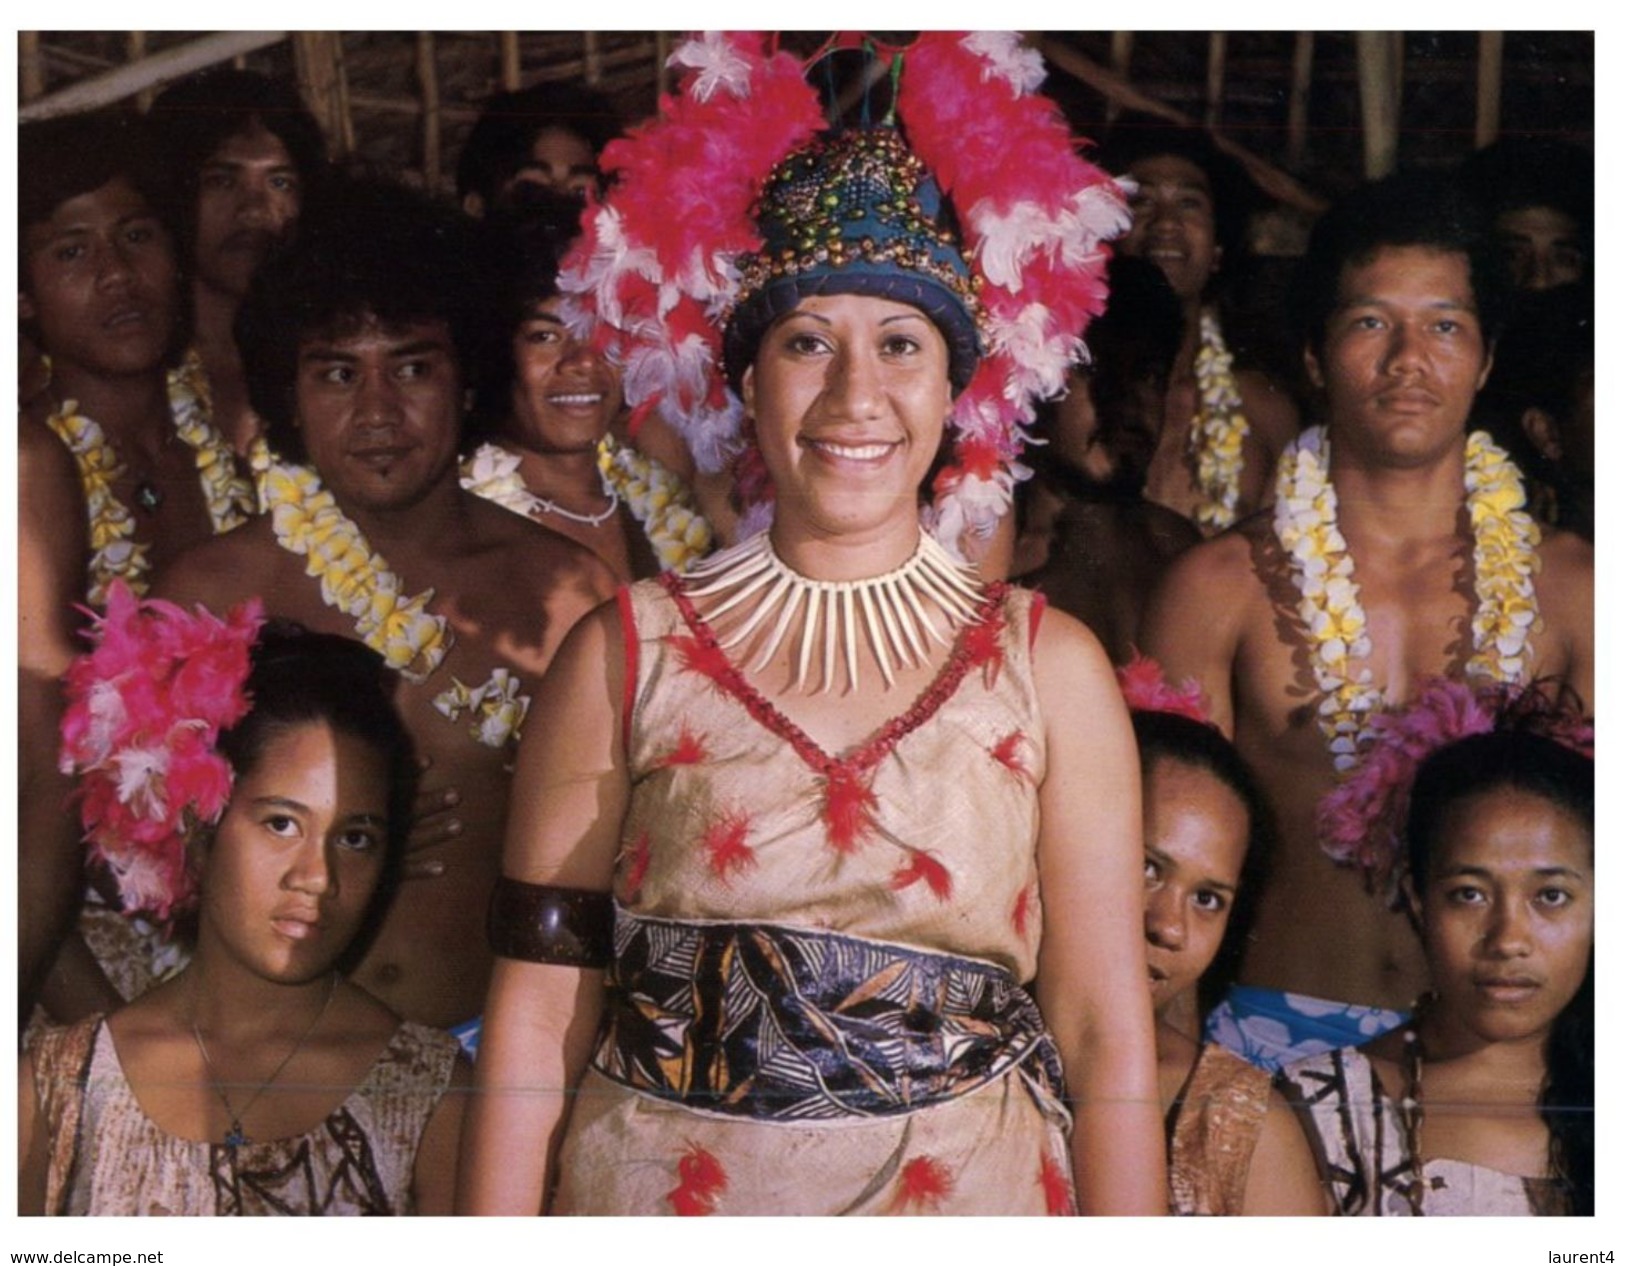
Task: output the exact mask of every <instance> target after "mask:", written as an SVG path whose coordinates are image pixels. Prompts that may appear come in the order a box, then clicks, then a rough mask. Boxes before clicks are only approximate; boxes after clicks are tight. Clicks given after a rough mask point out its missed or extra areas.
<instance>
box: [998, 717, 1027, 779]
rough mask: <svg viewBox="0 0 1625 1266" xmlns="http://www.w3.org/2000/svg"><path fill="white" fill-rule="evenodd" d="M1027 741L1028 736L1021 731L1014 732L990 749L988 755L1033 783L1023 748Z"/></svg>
mask: <svg viewBox="0 0 1625 1266" xmlns="http://www.w3.org/2000/svg"><path fill="white" fill-rule="evenodd" d="M1026 741H1027V736H1026V735H1025V734H1023V733H1022V732H1021V731H1020V730H1012V731H1011V732H1010V733H1009V734H1006V735H1005V736H1004V737H1003V738H1002V739H1000V740H999V741H998V742H997V743H996V744H994V745H993V746H992V747H990V748H989V749H988V755H990V756H992V757H993V759H994V760H996V761H998V762H999V764H1001V765H1003V766H1004V767H1005V768H1006V769H1008V770H1009V771H1010V772H1011V773H1013V774H1015V775H1016V776H1017V777H1019V778H1024V779H1026V780H1027V781H1028V782H1032V780H1033V773H1032V770H1030V769H1028V768H1027V757H1026V755H1025V754H1024V752H1023V747H1022V745H1023V744H1024V743H1026Z"/></svg>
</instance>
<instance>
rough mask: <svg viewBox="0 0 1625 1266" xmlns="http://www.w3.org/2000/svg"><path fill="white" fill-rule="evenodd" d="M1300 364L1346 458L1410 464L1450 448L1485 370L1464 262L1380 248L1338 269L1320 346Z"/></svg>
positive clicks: (1454, 256)
mask: <svg viewBox="0 0 1625 1266" xmlns="http://www.w3.org/2000/svg"><path fill="white" fill-rule="evenodd" d="M1304 361H1305V365H1306V367H1307V368H1308V371H1309V377H1310V378H1311V379H1312V380H1313V382H1314V383H1315V385H1316V386H1317V387H1321V388H1323V389H1324V390H1325V392H1326V399H1327V405H1328V418H1329V425H1330V428H1331V434H1332V437H1333V439H1334V441H1337V442H1340V443H1344V444H1346V445H1347V446H1348V448H1349V451H1351V452H1355V453H1358V454H1360V455H1361V456H1363V457H1364V458H1366V459H1367V460H1374V461H1376V462H1378V463H1381V464H1397V465H1419V464H1423V463H1425V462H1427V461H1430V460H1432V459H1434V458H1436V457H1437V456H1438V455H1439V454H1441V453H1444V452H1447V451H1449V450H1450V449H1451V448H1452V447H1459V446H1460V444H1461V440H1462V436H1463V435H1464V434H1465V432H1466V427H1467V418H1468V415H1469V414H1470V413H1471V412H1472V407H1473V398H1474V397H1475V396H1476V395H1477V394H1478V391H1479V389H1480V388H1481V387H1482V386H1483V385H1484V380H1485V379H1486V378H1487V377H1488V376H1489V372H1490V361H1491V357H1490V349H1489V347H1488V345H1487V344H1486V342H1485V340H1484V333H1483V329H1482V328H1481V326H1480V324H1479V319H1478V311H1477V307H1476V305H1475V303H1474V299H1473V286H1472V277H1471V274H1470V271H1469V265H1468V260H1467V256H1465V255H1463V254H1459V253H1457V252H1453V251H1438V250H1434V249H1432V248H1431V247H1425V246H1388V247H1383V248H1381V249H1380V250H1378V251H1377V253H1376V254H1375V255H1373V256H1372V257H1371V258H1370V259H1369V260H1367V261H1365V262H1364V263H1357V264H1347V265H1345V266H1344V268H1343V274H1342V278H1341V280H1340V282H1339V284H1338V300H1337V305H1336V306H1335V307H1334V308H1333V310H1332V313H1331V315H1330V317H1328V318H1327V321H1326V329H1325V337H1324V339H1323V341H1322V343H1321V345H1320V348H1319V349H1318V350H1310V351H1307V352H1306V353H1305V355H1304ZM1335 451H1336V450H1335V447H1334V452H1335Z"/></svg>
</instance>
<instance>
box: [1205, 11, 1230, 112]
mask: <svg viewBox="0 0 1625 1266" xmlns="http://www.w3.org/2000/svg"><path fill="white" fill-rule="evenodd" d="M1227 43H1228V39H1227V37H1226V36H1225V33H1224V32H1223V31H1214V32H1213V33H1212V34H1211V35H1209V36H1208V37H1207V113H1206V115H1205V116H1204V117H1203V122H1204V123H1206V124H1207V126H1208V127H1210V128H1214V127H1218V126H1219V115H1220V113H1221V112H1222V111H1223V109H1224V53H1225V46H1226V44H1227Z"/></svg>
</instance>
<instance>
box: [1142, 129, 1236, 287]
mask: <svg viewBox="0 0 1625 1266" xmlns="http://www.w3.org/2000/svg"><path fill="white" fill-rule="evenodd" d="M1128 174H1129V175H1130V176H1132V177H1133V178H1134V180H1135V182H1136V183H1137V184H1138V186H1139V190H1138V192H1136V193H1135V194H1134V195H1133V197H1131V198H1130V199H1129V207H1130V209H1131V210H1132V211H1133V212H1134V223H1133V225H1132V226H1131V227H1130V229H1129V231H1128V236H1126V237H1125V238H1124V239H1123V242H1122V247H1123V253H1124V254H1125V255H1132V256H1134V257H1136V258H1138V259H1147V260H1150V261H1151V262H1152V263H1153V264H1155V265H1157V267H1158V268H1160V269H1162V271H1163V275H1164V276H1166V277H1167V278H1168V284H1169V285H1170V286H1172V287H1173V289H1174V293H1175V294H1177V295H1178V296H1179V297H1180V299H1182V300H1184V301H1185V302H1186V303H1187V304H1189V303H1194V302H1196V301H1198V300H1200V299H1201V297H1202V292H1203V291H1204V290H1206V289H1207V284H1208V282H1209V281H1210V280H1211V279H1212V277H1213V274H1214V273H1216V272H1218V270H1219V261H1220V257H1221V256H1222V254H1223V251H1222V250H1221V249H1220V247H1219V244H1218V238H1217V236H1216V226H1215V222H1214V218H1213V187H1212V185H1210V184H1209V183H1208V178H1207V173H1206V172H1204V171H1203V170H1202V169H1201V168H1200V167H1198V166H1197V165H1196V164H1195V163H1193V162H1191V161H1190V159H1188V158H1180V157H1177V156H1176V155H1173V154H1156V155H1152V156H1151V157H1149V158H1142V159H1140V160H1139V161H1138V162H1136V163H1134V164H1132V165H1131V166H1130V167H1129V169H1128Z"/></svg>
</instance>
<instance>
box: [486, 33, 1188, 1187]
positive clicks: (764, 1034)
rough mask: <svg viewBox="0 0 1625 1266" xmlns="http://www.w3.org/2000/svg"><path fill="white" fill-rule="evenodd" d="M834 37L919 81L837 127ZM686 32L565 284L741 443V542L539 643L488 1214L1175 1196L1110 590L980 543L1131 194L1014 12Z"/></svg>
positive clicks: (492, 1124) (670, 407)
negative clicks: (798, 29)
mask: <svg viewBox="0 0 1625 1266" xmlns="http://www.w3.org/2000/svg"><path fill="white" fill-rule="evenodd" d="M838 54H844V55H849V56H851V55H855V56H857V57H858V58H859V59H861V60H862V61H863V63H864V65H865V70H866V72H867V73H865V74H864V75H862V76H861V77H860V78H861V81H862V82H863V83H865V84H867V85H868V86H869V88H870V89H872V90H875V92H874V94H872V95H864V94H861V93H860V94H859V95H860V96H862V100H863V101H864V102H872V101H873V100H875V99H878V94H879V92H880V91H882V90H884V89H886V88H889V89H890V90H891V104H890V105H888V106H886V107H884V108H880V107H874V108H872V109H869V110H868V112H867V115H866V117H862V118H860V119H859V120H858V121H856V122H855V123H853V122H850V121H849V122H847V123H845V124H843V125H842V126H838V127H831V126H829V125H828V123H827V121H826V119H825V117H824V115H823V113H822V111H821V109H820V104H819V93H818V92H817V91H816V90H815V89H814V88H812V87H810V86H809V83H808V80H809V79H812V80H815V81H818V80H821V78H822V77H823V76H825V74H826V73H827V67H828V65H829V58H830V57H832V56H835V55H838ZM673 61H674V63H675V64H676V65H677V66H679V67H680V68H681V69H683V70H684V71H685V72H686V73H685V78H684V83H683V87H682V91H681V92H680V93H679V94H678V95H677V96H676V97H674V98H672V99H670V100H668V101H666V102H664V103H663V106H662V112H661V116H660V118H659V119H658V120H657V121H655V122H653V123H651V124H648V125H646V126H645V127H643V128H642V129H638V130H635V131H634V132H633V133H632V134H631V135H630V136H629V137H628V138H627V139H625V140H623V141H619V142H617V143H615V144H613V145H611V146H610V147H609V148H608V149H607V150H606V152H605V155H604V160H603V161H604V165H605V167H606V169H607V170H608V171H609V172H610V173H611V174H612V175H613V176H614V177H615V180H614V183H613V184H612V187H611V192H610V194H609V196H608V198H607V200H606V201H605V202H604V203H603V204H602V205H601V206H599V207H597V208H596V210H594V211H592V212H589V216H588V231H587V233H586V235H585V237H584V239H583V240H582V242H581V243H579V244H578V246H577V248H576V251H575V253H574V255H573V257H572V259H571V260H569V261H567V262H566V267H565V269H564V272H563V273H562V275H561V288H562V289H563V290H564V291H565V292H566V293H567V294H570V295H571V296H573V300H572V302H573V305H574V308H575V319H576V320H577V321H578V323H579V325H580V328H581V329H582V331H583V332H584V333H590V336H591V337H593V338H594V339H596V340H597V342H598V343H599V345H600V346H602V347H604V348H605V350H606V352H607V354H608V355H609V356H610V358H611V359H612V360H614V361H615V362H616V363H617V364H618V365H619V366H620V367H621V369H622V372H623V381H624V384H625V390H626V394H627V399H628V402H629V404H630V405H631V406H632V407H633V408H634V409H640V408H641V409H659V410H661V412H662V414H663V415H664V416H665V417H666V419H667V420H668V421H669V422H671V423H672V424H673V425H674V426H675V427H676V428H677V429H678V430H679V431H680V432H682V433H683V434H684V435H685V436H686V438H687V439H688V441H689V443H690V445H691V447H692V448H693V450H694V453H695V457H696V461H697V463H698V464H699V465H700V466H701V467H702V468H709V469H716V468H718V467H720V466H721V465H723V464H724V463H726V462H729V461H733V462H735V463H736V469H737V470H738V471H739V472H740V478H739V489H740V493H741V498H742V500H743V501H744V502H745V503H746V506H745V514H744V524H745V535H744V539H742V540H741V542H740V543H739V544H737V545H735V546H733V547H732V548H730V549H728V550H725V551H723V552H722V553H720V554H718V555H714V556H713V557H712V558H710V559H707V560H705V561H704V562H703V563H701V564H699V565H698V566H696V567H695V568H693V569H692V570H691V571H689V572H688V573H687V574H686V575H684V576H682V577H675V576H673V577H667V578H664V579H660V580H654V581H646V582H643V583H640V584H638V585H635V586H633V587H632V588H631V589H629V590H627V591H625V592H624V593H623V594H622V597H621V599H620V601H619V602H618V603H617V604H615V605H614V606H613V607H610V608H606V609H603V610H601V611H600V612H599V613H598V614H597V615H596V616H595V617H591V618H589V619H588V620H586V621H585V622H584V623H583V624H582V625H580V626H578V628H577V630H576V631H575V632H574V633H573V634H572V635H571V638H570V641H569V642H568V644H567V646H566V648H565V649H564V650H563V651H562V652H561V654H560V657H559V660H558V661H557V664H556V666H555V668H554V669H553V670H551V671H550V673H549V676H548V680H547V682H546V684H545V687H544V692H543V693H544V694H545V695H546V696H547V698H546V701H545V704H544V703H543V701H541V700H538V706H540V707H543V708H544V711H545V712H546V713H548V714H550V715H559V716H566V715H567V716H569V717H571V719H572V724H571V726H570V727H569V731H568V733H565V732H564V730H563V728H562V727H539V728H536V729H534V730H533V731H531V732H529V733H527V735H526V739H525V743H524V746H523V748H522V751H521V754H520V763H521V769H520V771H519V776H518V777H517V778H516V780H515V787H516V789H517V791H516V794H517V797H518V798H517V800H516V803H515V808H514V812H513V816H512V826H511V828H510V833H509V839H508V849H507V853H506V857H505V862H504V878H503V880H502V881H501V882H500V884H499V887H498V891H497V893H496V895H495V898H494V900H493V904H492V911H491V919H490V932H491V935H492V940H493V945H494V947H495V949H496V952H497V954H498V966H497V969H496V974H495V976H494V978H493V983H492V987H491V992H490V996H489V1003H488V1009H487V1016H486V1028H485V1038H484V1044H483V1046H482V1049H481V1055H480V1065H479V1073H478V1077H479V1085H480V1089H481V1091H482V1093H481V1094H480V1095H479V1096H478V1098H477V1100H476V1104H475V1106H474V1109H473V1116H472V1118H471V1128H470V1131H469V1134H468V1137H467V1142H466V1145H465V1151H464V1167H463V1174H462V1178H461V1182H460V1196H459V1207H460V1208H462V1209H465V1210H467V1211H471V1212H511V1213H519V1212H530V1213H534V1212H537V1211H539V1210H542V1209H543V1208H544V1207H545V1208H548V1209H550V1210H552V1211H555V1212H576V1213H675V1214H709V1213H792V1212H799V1213H882V1214H884V1213H934V1212H965V1213H975V1212H984V1213H1039V1214H1043V1213H1068V1212H1074V1211H1080V1210H1081V1211H1083V1212H1091V1213H1100V1212H1117V1213H1153V1212H1160V1211H1161V1210H1162V1208H1163V1202H1164V1191H1163V1162H1162V1145H1161V1130H1160V1123H1159V1121H1158V1109H1157V1100H1156V1076H1155V1066H1154V1056H1153V1043H1152V1034H1151V1013H1150V1006H1149V1000H1148V997H1147V992H1146V989H1145V955H1144V947H1143V943H1142V937H1141V921H1140V918H1139V907H1140V890H1141V883H1142V880H1141V861H1140V842H1139V782H1138V771H1137V767H1136V761H1135V756H1134V747H1133V738H1132V735H1131V733H1130V731H1129V726H1128V721H1127V716H1126V713H1125V710H1124V707H1123V704H1122V701H1121V698H1120V696H1119V695H1118V692H1117V689H1116V685H1115V682H1114V680H1113V676H1112V673H1111V669H1110V667H1109V665H1108V663H1107V661H1106V658H1105V656H1104V654H1103V653H1102V652H1101V650H1100V648H1099V645H1098V644H1097V643H1096V642H1095V640H1094V638H1093V637H1092V636H1091V635H1090V634H1089V633H1088V632H1087V631H1086V630H1085V629H1084V628H1083V627H1082V626H1081V625H1079V624H1077V623H1076V622H1074V621H1072V620H1070V619H1068V618H1066V617H1063V616H1059V615H1057V614H1056V613H1053V612H1046V611H1044V609H1043V606H1042V603H1041V602H1040V601H1039V600H1037V599H1036V598H1035V597H1034V596H1033V595H1032V594H1029V593H1026V592H1023V591H1020V590H1016V589H1012V588H1010V587H1008V586H1006V585H1004V584H1002V583H988V582H985V581H984V580H983V579H982V578H981V576H980V575H979V574H978V573H977V571H976V570H975V569H974V568H973V567H971V566H969V565H967V564H966V563H965V562H964V561H963V559H964V557H965V555H967V554H974V553H976V552H977V550H978V549H979V548H980V543H982V542H985V540H986V539H987V537H988V536H989V535H990V534H991V532H992V530H993V527H994V525H995V523H996V521H997V519H998V517H999V515H1000V514H1001V513H1002V511H1003V510H1004V508H1005V507H1006V506H1007V504H1008V497H1009V490H1010V487H1011V485H1012V484H1013V482H1014V481H1015V479H1016V478H1018V477H1019V476H1020V475H1021V473H1022V471H1021V469H1020V466H1019V462H1018V456H1019V453H1020V449H1021V444H1022V441H1023V438H1024V436H1023V428H1024V427H1025V425H1026V424H1027V423H1028V422H1030V420H1031V419H1032V416H1033V414H1032V405H1033V401H1034V400H1035V399H1036V398H1038V397H1040V396H1043V395H1046V394H1052V393H1054V392H1057V391H1059V390H1060V389H1061V384H1062V381H1063V378H1064V375H1065V371H1066V367H1067V365H1068V364H1069V363H1071V362H1072V361H1073V360H1074V359H1076V358H1077V357H1079V356H1081V355H1082V354H1083V353H1082V345H1081V343H1080V341H1079V337H1078V336H1079V332H1080V331H1081V330H1082V329H1083V328H1084V326H1085V325H1086V324H1087V322H1088V319H1089V317H1090V316H1091V315H1092V314H1093V313H1095V312H1098V311H1099V309H1100V307H1101V305H1102V303H1103V301H1104V287H1103V284H1102V280H1101V273H1102V269H1103V266H1104V262H1105V247H1104V242H1105V240H1106V239H1107V238H1109V237H1110V236H1112V235H1113V234H1115V233H1117V232H1119V231H1121V230H1122V229H1123V228H1124V227H1125V226H1126V225H1127V222H1128V217H1127V212H1126V209H1125V206H1124V201H1123V197H1122V194H1121V191H1120V190H1119V189H1118V187H1117V186H1116V185H1115V184H1114V183H1112V182H1111V181H1110V180H1109V179H1108V178H1107V177H1105V176H1104V175H1103V174H1102V173H1101V172H1099V171H1098V170H1097V169H1095V168H1094V167H1092V166H1091V165H1090V164H1089V163H1087V162H1086V161H1085V160H1084V159H1083V158H1082V157H1081V156H1080V154H1079V152H1078V148H1077V146H1076V145H1075V143H1074V142H1073V140H1072V138H1071V136H1070V134H1069V133H1068V131H1067V128H1066V125H1065V124H1064V122H1063V121H1062V119H1061V117H1060V115H1059V113H1058V112H1057V111H1056V110H1055V108H1054V107H1053V106H1052V105H1051V104H1050V103H1049V102H1048V101H1046V100H1045V99H1044V98H1043V97H1041V96H1038V95H1036V94H1035V92H1034V89H1035V88H1036V87H1037V84H1038V82H1039V80H1040V79H1041V78H1042V66H1041V63H1040V62H1039V59H1038V57H1037V55H1036V54H1035V53H1033V52H1031V51H1029V50H1027V49H1025V48H1023V47H1022V46H1021V44H1020V42H1019V40H1018V39H1017V38H1016V37H1015V36H1012V35H998V34H985V33H978V34H974V35H965V34H963V33H937V32H933V33H927V34H922V35H921V36H919V37H918V38H917V39H916V40H915V41H914V42H912V43H911V44H909V45H908V46H907V47H905V48H884V47H881V46H879V45H876V44H875V43H873V42H872V41H867V40H864V39H862V38H860V37H839V38H837V40H836V41H834V48H833V50H826V51H825V54H824V55H823V56H821V57H818V58H816V59H815V60H814V61H813V62H812V63H810V64H809V65H803V63H802V62H800V61H799V60H798V59H796V58H794V57H792V56H790V55H789V54H788V53H786V52H784V51H781V50H779V49H778V48H777V46H776V43H775V41H772V40H769V39H765V38H763V37H762V36H760V35H750V34H737V33H734V34H726V35H717V34H712V35H706V36H703V37H696V38H693V39H691V40H689V41H687V42H686V43H684V44H683V45H682V46H680V47H679V48H678V50H677V51H676V53H675V54H674V56H673ZM949 433H952V434H953V436H954V439H953V443H952V447H951V450H950V451H944V450H945V449H947V448H948V446H947V445H945V442H944V439H945V435H947V434H949ZM933 472H935V475H934V479H933ZM928 481H930V489H931V494H932V495H931V500H930V501H929V503H922V500H921V492H922V488H923V486H924V485H926V484H927V482H928ZM1035 979H1036V988H1033V989H1032V992H1029V987H1031V986H1032V984H1033V982H1034V981H1035Z"/></svg>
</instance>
